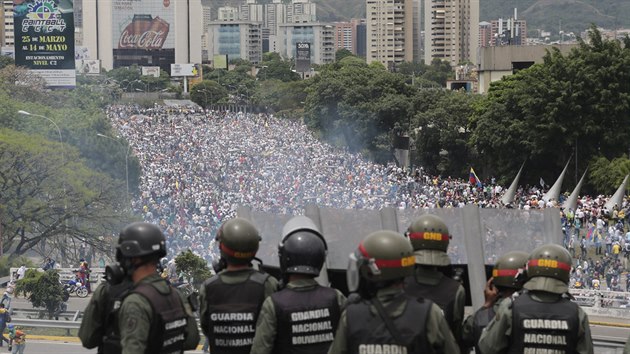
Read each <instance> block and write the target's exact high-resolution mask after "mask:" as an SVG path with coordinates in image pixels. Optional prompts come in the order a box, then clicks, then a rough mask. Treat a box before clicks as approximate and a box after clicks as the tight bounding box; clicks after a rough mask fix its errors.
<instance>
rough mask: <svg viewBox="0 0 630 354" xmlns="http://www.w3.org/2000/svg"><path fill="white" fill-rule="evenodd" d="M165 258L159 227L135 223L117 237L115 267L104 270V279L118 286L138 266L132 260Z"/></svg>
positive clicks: (162, 235)
mask: <svg viewBox="0 0 630 354" xmlns="http://www.w3.org/2000/svg"><path fill="white" fill-rule="evenodd" d="M164 256H166V238H165V237H164V234H163V233H162V231H161V230H160V228H159V227H157V226H156V225H153V224H149V223H146V222H135V223H131V224H129V225H127V226H125V228H124V229H122V231H121V232H120V236H119V237H118V246H116V262H118V264H116V265H108V266H107V267H106V268H105V278H106V279H107V281H108V282H109V283H110V284H112V285H115V284H120V283H121V282H122V281H123V279H124V278H125V277H126V276H130V275H131V274H132V273H133V271H134V270H135V268H136V267H137V266H138V264H136V265H134V264H132V262H131V259H132V258H148V259H149V260H148V261H150V260H151V259H155V260H156V263H159V259H160V258H162V257H164Z"/></svg>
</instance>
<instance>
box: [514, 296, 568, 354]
mask: <svg viewBox="0 0 630 354" xmlns="http://www.w3.org/2000/svg"><path fill="white" fill-rule="evenodd" d="M512 316H513V317H512V323H513V327H512V337H511V338H512V340H511V344H510V349H509V351H508V352H509V353H528V352H543V353H577V350H576V344H577V343H578V332H579V328H580V320H579V310H578V305H577V304H575V303H573V302H571V300H569V299H568V298H564V297H559V298H558V300H557V301H555V302H551V303H549V302H539V301H535V300H533V299H532V298H531V296H530V294H529V293H527V292H524V293H523V294H521V295H520V296H518V297H517V298H516V299H515V300H514V303H513V304H512ZM526 338H528V339H526ZM532 338H534V339H535V340H532ZM541 338H542V339H541ZM550 339H551V340H550Z"/></svg>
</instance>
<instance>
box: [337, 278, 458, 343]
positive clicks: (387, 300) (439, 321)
mask: <svg viewBox="0 0 630 354" xmlns="http://www.w3.org/2000/svg"><path fill="white" fill-rule="evenodd" d="M403 293H404V291H403V289H402V288H398V287H389V288H384V289H380V290H378V292H377V295H376V296H377V298H378V300H379V301H380V302H381V304H383V307H384V308H386V309H387V308H388V306H389V304H391V303H392V301H393V300H395V299H396V298H397V297H398V296H401V295H403ZM405 307H406V302H403V303H401V304H400V305H399V306H397V307H396V308H394V310H393V311H392V313H391V316H392V317H397V316H400V315H401V314H402V313H403V311H404V310H405ZM371 310H372V312H373V313H374V314H377V313H378V312H377V310H376V308H374V307H372V306H371ZM430 311H431V312H430V313H429V315H428V317H427V323H426V331H427V342H428V345H429V347H430V348H431V349H432V351H431V352H432V353H436V354H437V353H449V354H458V353H459V347H458V345H457V343H456V342H455V339H454V338H453V335H452V334H451V331H450V329H449V327H448V323H446V320H445V319H444V315H443V314H442V310H441V309H440V308H439V306H437V305H435V304H433V306H431V310H430ZM350 320H352V319H350ZM347 323H348V318H347V317H346V311H344V312H342V314H341V319H340V320H339V327H338V328H337V333H336V335H335V340H334V341H333V343H332V345H331V346H330V349H329V350H328V354H346V353H348V352H349V350H348V342H347V338H346V330H347Z"/></svg>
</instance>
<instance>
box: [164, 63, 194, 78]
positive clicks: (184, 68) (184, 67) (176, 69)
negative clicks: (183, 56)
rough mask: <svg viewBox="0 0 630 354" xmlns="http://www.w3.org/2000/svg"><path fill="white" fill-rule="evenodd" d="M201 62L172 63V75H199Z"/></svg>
mask: <svg viewBox="0 0 630 354" xmlns="http://www.w3.org/2000/svg"><path fill="white" fill-rule="evenodd" d="M200 67H201V66H200V65H199V64H171V76H197V75H199V68H200Z"/></svg>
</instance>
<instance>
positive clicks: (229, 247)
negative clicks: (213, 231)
mask: <svg viewBox="0 0 630 354" xmlns="http://www.w3.org/2000/svg"><path fill="white" fill-rule="evenodd" d="M216 240H217V241H219V249H220V250H221V257H222V258H224V259H225V260H226V261H227V262H228V263H232V264H248V263H249V262H251V260H252V259H254V257H255V256H256V252H258V244H259V243H260V240H261V237H260V234H259V233H258V230H256V227H255V226H254V225H253V224H252V223H251V222H249V221H248V220H247V219H244V218H234V219H231V220H228V221H226V222H224V223H223V224H222V225H221V227H220V228H219V232H217V237H216Z"/></svg>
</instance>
